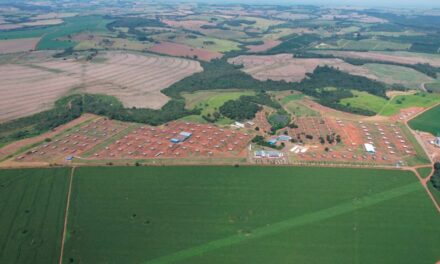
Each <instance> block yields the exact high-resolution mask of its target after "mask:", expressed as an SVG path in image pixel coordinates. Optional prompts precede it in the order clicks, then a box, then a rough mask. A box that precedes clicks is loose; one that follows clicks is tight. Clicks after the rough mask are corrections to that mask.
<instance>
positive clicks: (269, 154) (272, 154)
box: [254, 150, 284, 158]
mask: <svg viewBox="0 0 440 264" xmlns="http://www.w3.org/2000/svg"><path fill="white" fill-rule="evenodd" d="M283 156H284V154H283V153H282V152H280V151H275V150H269V151H266V150H257V151H255V152H254V157H255V158H282V157H283Z"/></svg>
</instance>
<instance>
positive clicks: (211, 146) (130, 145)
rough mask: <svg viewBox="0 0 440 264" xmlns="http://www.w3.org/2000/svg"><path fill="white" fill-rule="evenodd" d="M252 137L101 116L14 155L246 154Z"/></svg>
mask: <svg viewBox="0 0 440 264" xmlns="http://www.w3.org/2000/svg"><path fill="white" fill-rule="evenodd" d="M251 139H252V136H251V135H249V134H247V133H243V132H241V131H238V130H231V129H224V128H219V127H217V126H213V125H204V124H193V123H183V122H172V123H168V124H165V125H163V126H161V127H150V126H142V125H139V124H131V123H124V122H119V121H113V120H107V119H105V118H101V119H99V120H97V121H94V122H92V123H89V124H84V125H82V126H80V127H78V128H75V129H74V130H72V131H69V132H65V133H62V134H61V135H59V136H58V137H56V138H54V139H53V140H51V142H45V143H44V144H41V145H40V146H37V147H35V148H33V149H31V150H29V151H28V152H27V153H25V154H22V155H20V156H18V157H16V158H15V160H16V161H27V162H38V161H40V162H60V161H72V160H74V159H76V158H81V159H93V160H100V159H103V160H129V159H153V158H185V157H201V158H203V157H246V156H247V148H246V147H247V146H248V144H249V142H250V140H251Z"/></svg>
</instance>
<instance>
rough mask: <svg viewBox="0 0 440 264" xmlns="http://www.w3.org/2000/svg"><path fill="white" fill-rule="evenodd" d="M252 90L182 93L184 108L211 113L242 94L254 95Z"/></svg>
mask: <svg viewBox="0 0 440 264" xmlns="http://www.w3.org/2000/svg"><path fill="white" fill-rule="evenodd" d="M254 94H255V92H254V91H240V90H237V91H231V90H226V91H224V90H216V91H198V92H195V93H183V94H182V96H183V97H184V98H185V102H186V108H187V109H194V108H196V107H197V108H201V109H202V114H207V113H211V114H212V113H213V112H214V111H216V110H218V108H219V107H220V106H222V105H223V104H224V103H226V102H227V101H229V100H237V99H238V98H240V96H243V95H254Z"/></svg>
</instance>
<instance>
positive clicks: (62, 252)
mask: <svg viewBox="0 0 440 264" xmlns="http://www.w3.org/2000/svg"><path fill="white" fill-rule="evenodd" d="M74 175H75V167H72V169H71V171H70V180H69V190H68V192H67V202H66V212H65V214H64V226H63V236H62V239H61V252H60V259H59V261H58V263H59V264H62V263H63V256H64V244H65V242H66V233H67V221H68V219H69V207H70V197H71V194H72V182H73V176H74Z"/></svg>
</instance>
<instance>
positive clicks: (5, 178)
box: [0, 168, 70, 264]
mask: <svg viewBox="0 0 440 264" xmlns="http://www.w3.org/2000/svg"><path fill="white" fill-rule="evenodd" d="M69 174H70V170H69V169H67V168H57V169H28V170H0V208H1V211H0V263H35V264H40V263H41V264H46V263H58V258H59V256H60V245H61V243H60V242H61V234H62V229H63V223H64V211H65V208H66V196H67V187H68V177H69Z"/></svg>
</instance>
